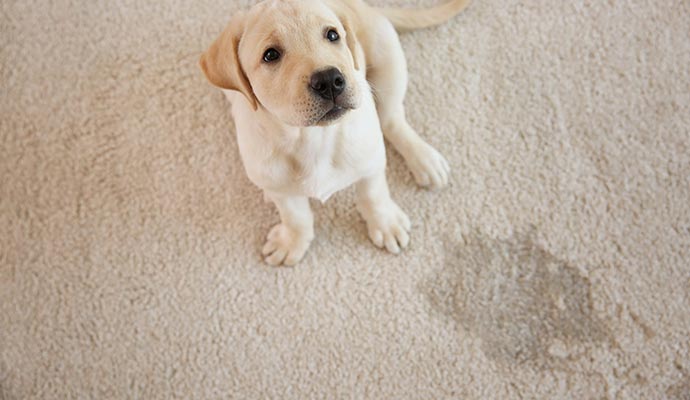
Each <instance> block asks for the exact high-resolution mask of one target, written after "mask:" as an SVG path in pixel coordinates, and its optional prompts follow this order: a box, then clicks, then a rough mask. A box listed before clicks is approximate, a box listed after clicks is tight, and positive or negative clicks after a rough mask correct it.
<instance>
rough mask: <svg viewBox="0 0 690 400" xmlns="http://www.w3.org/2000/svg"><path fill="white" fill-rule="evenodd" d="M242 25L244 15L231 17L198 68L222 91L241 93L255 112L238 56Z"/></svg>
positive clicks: (254, 98) (255, 101)
mask: <svg viewBox="0 0 690 400" xmlns="http://www.w3.org/2000/svg"><path fill="white" fill-rule="evenodd" d="M244 25H245V24H244V14H236V15H235V16H233V17H232V19H231V20H230V23H229V24H228V26H227V27H225V30H223V33H221V34H220V36H218V38H217V39H216V40H215V41H214V42H213V44H211V47H209V48H208V50H206V52H205V53H204V54H202V55H201V59H200V60H199V66H200V67H201V70H202V71H204V75H206V78H207V79H208V80H209V82H211V83H212V84H214V85H216V86H218V87H220V88H223V89H229V90H236V91H238V92H241V93H242V94H244V96H245V97H246V98H247V100H249V104H251V106H252V108H254V110H255V111H256V109H257V108H258V102H257V99H256V96H255V95H254V91H253V90H252V86H251V85H250V83H249V79H247V75H246V74H245V73H244V70H243V69H242V65H240V59H239V55H238V51H239V47H240V39H241V38H242V34H243V33H244Z"/></svg>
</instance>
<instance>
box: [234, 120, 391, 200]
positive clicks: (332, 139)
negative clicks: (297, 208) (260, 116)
mask: <svg viewBox="0 0 690 400" xmlns="http://www.w3.org/2000/svg"><path fill="white" fill-rule="evenodd" d="M241 136H242V135H240V140H239V142H240V147H245V148H244V149H241V151H242V153H243V159H244V164H245V168H246V170H247V175H248V176H249V178H250V179H251V180H252V181H253V182H254V183H255V184H256V185H257V186H259V187H260V188H262V189H264V190H268V191H272V192H276V193H281V194H284V195H294V196H307V197H312V198H316V199H318V200H321V201H322V202H323V201H326V200H327V199H328V198H329V197H330V196H331V195H332V194H333V193H335V192H337V191H339V190H342V189H344V188H346V187H348V186H350V185H352V184H353V183H355V182H356V181H358V180H359V179H361V178H363V177H365V176H368V175H371V174H373V173H375V172H378V171H380V170H382V169H384V168H385V163H386V156H385V148H384V143H383V135H382V133H381V130H380V127H379V122H378V117H377V115H376V111H375V109H373V107H372V108H371V109H369V110H366V109H364V110H358V111H356V114H355V115H352V116H351V117H350V118H346V119H345V121H344V122H342V123H339V124H335V125H331V126H327V127H313V128H304V129H302V130H301V131H300V132H299V134H298V135H296V136H295V138H294V139H293V140H289V141H288V142H286V143H282V144H281V145H278V146H268V147H266V148H264V150H265V151H263V152H257V151H256V150H257V148H256V147H254V145H256V144H257V143H255V142H254V140H255V138H256V136H254V138H253V139H250V140H248V141H249V142H254V143H246V140H242V137H241ZM245 139H246V138H245ZM243 142H245V143H243ZM265 144H266V143H264V145H265ZM250 147H254V148H253V149H250ZM262 153H263V154H262ZM246 155H249V157H245V156H246ZM257 155H261V156H260V157H256V156H257Z"/></svg>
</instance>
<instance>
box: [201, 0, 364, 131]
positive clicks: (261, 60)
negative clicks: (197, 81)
mask: <svg viewBox="0 0 690 400" xmlns="http://www.w3.org/2000/svg"><path fill="white" fill-rule="evenodd" d="M357 51H358V50H357V38H356V34H355V32H354V31H353V30H352V29H351V26H350V23H349V21H348V18H347V16H346V15H337V13H336V12H334V11H333V10H331V9H330V8H329V7H327V6H326V5H325V4H324V2H323V1H320V0H269V1H266V2H263V3H260V4H258V5H256V6H255V7H253V8H252V9H251V10H249V11H248V12H246V13H239V14H236V15H234V16H233V18H232V19H231V21H230V23H229V24H228V26H227V27H226V28H225V30H224V31H223V33H221V35H220V37H218V39H216V41H215V42H213V44H212V45H211V47H210V48H209V49H208V50H207V51H206V52H205V53H204V54H203V55H202V56H201V60H200V65H201V69H202V70H203V71H204V74H205V75H206V77H207V78H208V80H209V81H210V82H211V83H212V84H214V85H216V86H218V87H221V88H224V89H230V90H236V91H240V92H242V93H243V94H244V95H245V96H246V98H247V99H248V100H249V103H250V104H251V105H252V107H254V109H255V110H256V109H257V108H258V107H263V108H265V109H266V110H267V111H268V112H270V113H271V114H273V115H274V116H276V117H277V118H278V119H280V120H281V121H283V122H284V123H286V124H289V125H294V126H312V125H327V124H329V123H332V122H334V121H336V120H337V119H339V118H340V117H341V116H342V115H344V114H345V113H346V112H347V111H348V110H351V109H355V108H357V107H358V106H359V103H360V98H361V92H362V90H363V89H362V88H360V87H359V86H360V83H358V81H357V78H356V75H355V71H356V70H358V69H359V68H361V67H362V66H360V65H358V64H359V63H358V56H357Z"/></svg>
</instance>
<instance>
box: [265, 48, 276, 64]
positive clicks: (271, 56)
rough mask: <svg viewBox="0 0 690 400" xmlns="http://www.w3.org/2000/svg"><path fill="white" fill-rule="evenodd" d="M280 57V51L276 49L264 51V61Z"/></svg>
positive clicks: (271, 60)
mask: <svg viewBox="0 0 690 400" xmlns="http://www.w3.org/2000/svg"><path fill="white" fill-rule="evenodd" d="M279 58H280V53H279V52H278V50H276V49H268V50H266V52H265V53H264V61H265V62H267V63H270V62H273V61H275V60H277V59H279Z"/></svg>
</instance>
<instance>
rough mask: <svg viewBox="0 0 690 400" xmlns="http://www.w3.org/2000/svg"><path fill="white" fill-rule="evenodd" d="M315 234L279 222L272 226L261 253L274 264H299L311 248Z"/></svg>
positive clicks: (269, 262)
mask: <svg viewBox="0 0 690 400" xmlns="http://www.w3.org/2000/svg"><path fill="white" fill-rule="evenodd" d="M312 237H313V235H311V234H307V233H304V232H300V231H298V230H295V229H292V228H289V227H288V226H286V225H284V224H278V225H276V226H274V227H273V228H271V231H270V232H269V233H268V236H267V238H266V244H264V247H263V249H262V250H261V253H262V254H263V255H264V256H266V258H265V260H266V262H267V263H268V264H270V265H273V266H278V265H287V266H294V265H295V264H297V263H298V262H299V261H300V260H301V259H302V257H304V254H305V253H306V252H307V249H308V248H309V244H310V243H311V239H312Z"/></svg>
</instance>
